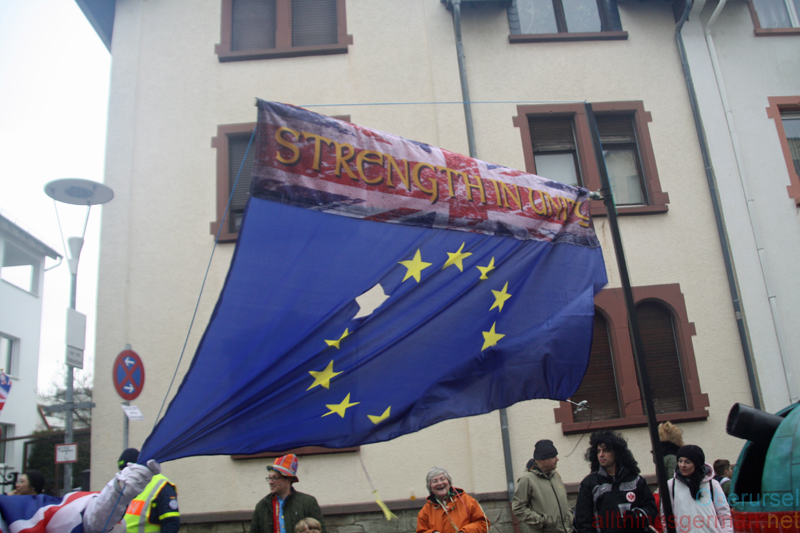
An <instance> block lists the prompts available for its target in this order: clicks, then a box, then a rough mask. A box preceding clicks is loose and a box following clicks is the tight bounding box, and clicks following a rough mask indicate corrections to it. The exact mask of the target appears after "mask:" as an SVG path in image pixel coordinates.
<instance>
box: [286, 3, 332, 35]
mask: <svg viewBox="0 0 800 533" xmlns="http://www.w3.org/2000/svg"><path fill="white" fill-rule="evenodd" d="M338 42H339V33H338V24H337V21H336V0H292V46H317V45H322V44H336V43H338Z"/></svg>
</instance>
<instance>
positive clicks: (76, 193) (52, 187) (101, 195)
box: [44, 178, 114, 206]
mask: <svg viewBox="0 0 800 533" xmlns="http://www.w3.org/2000/svg"><path fill="white" fill-rule="evenodd" d="M44 192H45V194H47V196H49V197H50V198H52V199H53V200H56V201H58V202H63V203H65V204H73V205H85V206H89V205H99V204H104V203H106V202H109V201H110V200H111V199H112V198H114V191H112V190H111V187H107V186H106V185H103V184H102V183H97V182H96V181H91V180H85V179H81V178H62V179H57V180H53V181H51V182H50V183H48V184H47V185H45V186H44Z"/></svg>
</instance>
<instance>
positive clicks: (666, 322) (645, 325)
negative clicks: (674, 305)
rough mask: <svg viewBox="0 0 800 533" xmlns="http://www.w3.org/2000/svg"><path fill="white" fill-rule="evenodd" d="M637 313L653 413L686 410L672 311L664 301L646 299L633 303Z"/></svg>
mask: <svg viewBox="0 0 800 533" xmlns="http://www.w3.org/2000/svg"><path fill="white" fill-rule="evenodd" d="M636 316H637V318H638V319H639V329H640V330H641V335H642V344H643V347H644V356H645V362H646V363H647V373H648V375H649V376H650V387H651V390H652V394H653V401H654V402H655V409H656V414H660V413H676V412H680V411H686V410H687V407H686V392H685V389H684V384H683V372H682V371H681V362H680V356H679V354H678V346H677V344H676V341H675V329H674V327H673V324H672V314H671V313H670V312H669V310H667V309H666V308H665V307H664V306H663V305H660V304H657V303H654V302H646V303H642V304H639V305H637V306H636Z"/></svg>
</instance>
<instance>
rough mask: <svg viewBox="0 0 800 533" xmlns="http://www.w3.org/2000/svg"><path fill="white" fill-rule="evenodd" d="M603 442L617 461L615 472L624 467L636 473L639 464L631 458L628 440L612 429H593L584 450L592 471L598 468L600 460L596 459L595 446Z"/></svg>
mask: <svg viewBox="0 0 800 533" xmlns="http://www.w3.org/2000/svg"><path fill="white" fill-rule="evenodd" d="M601 444H605V446H606V449H608V450H611V451H612V452H614V460H615V462H616V463H617V465H618V467H617V472H619V470H620V468H625V469H626V470H627V471H628V472H634V473H636V474H638V473H639V472H640V470H639V464H638V463H637V462H636V459H634V458H633V454H632V453H631V451H630V450H629V449H628V441H626V440H625V439H624V438H622V435H620V434H619V433H615V432H613V431H595V432H594V433H592V436H591V437H590V438H589V448H588V449H587V450H586V455H585V458H586V460H587V461H589V463H590V464H591V465H592V472H597V471H598V470H599V469H600V461H598V460H597V448H598V446H600V445H601Z"/></svg>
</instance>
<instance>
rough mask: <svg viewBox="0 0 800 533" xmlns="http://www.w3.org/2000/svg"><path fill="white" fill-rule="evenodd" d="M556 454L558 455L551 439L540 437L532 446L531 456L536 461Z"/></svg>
mask: <svg viewBox="0 0 800 533" xmlns="http://www.w3.org/2000/svg"><path fill="white" fill-rule="evenodd" d="M556 455H558V450H556V447H555V446H553V441H551V440H548V439H542V440H540V441H539V442H537V443H536V445H535V446H534V447H533V458H534V459H536V460H537V461H542V460H544V459H550V458H551V457H555V456H556Z"/></svg>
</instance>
